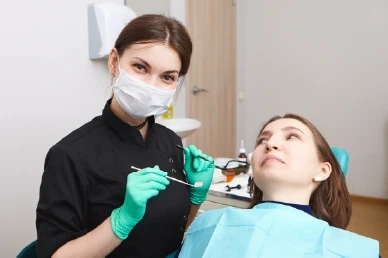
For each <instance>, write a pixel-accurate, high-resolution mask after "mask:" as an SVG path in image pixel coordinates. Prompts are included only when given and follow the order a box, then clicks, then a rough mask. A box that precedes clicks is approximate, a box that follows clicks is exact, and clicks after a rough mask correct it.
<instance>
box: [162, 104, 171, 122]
mask: <svg viewBox="0 0 388 258" xmlns="http://www.w3.org/2000/svg"><path fill="white" fill-rule="evenodd" d="M162 117H163V119H171V118H173V117H174V107H173V106H172V105H171V106H169V107H168V109H167V112H166V113H164V114H163V115H162Z"/></svg>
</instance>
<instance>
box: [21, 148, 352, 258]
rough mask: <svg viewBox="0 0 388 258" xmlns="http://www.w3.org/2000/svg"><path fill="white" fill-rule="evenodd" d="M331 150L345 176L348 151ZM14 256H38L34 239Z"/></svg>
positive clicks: (22, 257) (32, 257)
mask: <svg viewBox="0 0 388 258" xmlns="http://www.w3.org/2000/svg"><path fill="white" fill-rule="evenodd" d="M331 151H332V152H333V154H334V156H335V158H336V159H337V161H338V163H339V165H340V167H341V170H342V173H343V174H344V177H345V178H346V175H347V173H348V165H349V154H348V152H347V151H346V150H344V149H341V148H337V147H331ZM172 255H173V254H172ZM171 257H173V256H171ZM16 258H38V256H37V254H36V241H33V242H32V243H30V244H29V245H27V246H26V247H24V248H23V250H22V251H21V252H20V253H19V254H18V255H17V256H16Z"/></svg>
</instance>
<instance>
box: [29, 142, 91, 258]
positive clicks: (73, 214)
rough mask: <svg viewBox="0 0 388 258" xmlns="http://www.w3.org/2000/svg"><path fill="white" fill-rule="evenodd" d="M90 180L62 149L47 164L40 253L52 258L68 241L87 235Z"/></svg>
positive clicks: (39, 225)
mask: <svg viewBox="0 0 388 258" xmlns="http://www.w3.org/2000/svg"><path fill="white" fill-rule="evenodd" d="M86 204H87V179H86V175H85V173H84V172H83V170H82V168H81V165H80V164H79V163H78V162H77V161H76V160H75V158H74V157H73V156H72V155H71V154H70V153H69V151H67V150H66V148H65V147H63V146H54V147H52V148H51V149H50V150H49V152H48V154H47V156H46V160H45V164H44V172H43V175H42V182H41V185H40V193H39V201H38V206H37V209H36V229H37V235H38V239H37V253H38V257H39V258H48V257H51V256H52V255H53V254H54V253H55V251H56V250H57V249H58V248H59V247H61V246H62V245H64V244H66V243H67V242H68V241H71V240H73V239H76V238H78V237H80V236H82V235H84V234H85V233H86V230H85V223H84V221H85V215H86V213H87V212H86V207H87V205H86Z"/></svg>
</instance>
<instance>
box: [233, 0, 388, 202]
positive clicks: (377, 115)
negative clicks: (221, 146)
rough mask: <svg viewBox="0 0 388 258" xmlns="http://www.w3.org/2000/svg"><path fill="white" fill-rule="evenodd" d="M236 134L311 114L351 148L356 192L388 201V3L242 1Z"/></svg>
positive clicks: (249, 136) (249, 134)
mask: <svg viewBox="0 0 388 258" xmlns="http://www.w3.org/2000/svg"><path fill="white" fill-rule="evenodd" d="M237 17H238V25H237V33H238V41H237V42H238V47H237V49H238V52H237V56H238V61H237V67H238V71H237V74H238V79H237V81H238V85H239V90H240V91H242V92H244V93H245V99H244V100H243V101H238V103H237V108H238V112H237V114H238V115H237V119H238V133H237V136H238V137H237V139H238V140H239V139H244V140H245V142H246V144H247V147H248V150H249V151H251V150H252V148H253V146H254V140H255V137H256V135H257V132H258V130H259V127H260V125H261V124H262V123H263V122H264V121H266V120H267V119H269V118H270V117H271V116H273V115H275V114H284V113H286V112H295V113H298V114H301V115H303V116H305V117H307V118H309V119H310V120H311V121H312V122H313V123H314V124H315V125H316V126H317V127H318V128H319V129H320V131H321V132H322V133H323V135H324V136H325V137H326V139H327V140H328V141H329V143H330V144H331V145H335V146H339V147H342V148H345V149H346V150H347V151H348V152H349V154H350V165H349V174H348V179H347V182H348V185H349V188H350V191H351V193H353V194H357V195H364V196H371V197H380V198H387V199H388V47H387V46H388V1H382V0H369V1H365V0H343V1H336V0H326V1H308V0H294V1H288V0H280V1H271V0H266V1H256V0H244V1H237Z"/></svg>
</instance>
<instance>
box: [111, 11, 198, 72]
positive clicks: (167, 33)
mask: <svg viewBox="0 0 388 258" xmlns="http://www.w3.org/2000/svg"><path fill="white" fill-rule="evenodd" d="M142 43H164V44H167V45H169V46H170V47H172V48H173V49H174V50H175V51H176V52H177V53H178V55H179V57H180V60H181V70H180V72H179V76H183V75H185V74H186V73H187V71H188V69H189V66H190V59H191V54H192V50H193V46H192V42H191V39H190V36H189V33H188V32H187V30H186V29H185V27H184V26H183V25H182V24H181V23H180V22H179V21H177V20H176V19H174V18H169V17H166V16H163V15H159V14H145V15H142V16H139V17H137V18H135V19H133V20H132V21H131V22H129V23H128V24H127V25H126V26H125V27H124V29H123V30H122V31H121V33H120V35H119V37H118V38H117V40H116V43H115V48H116V49H117V52H118V54H119V56H120V57H121V56H122V55H123V53H124V51H125V49H127V48H128V47H129V46H131V45H132V44H142Z"/></svg>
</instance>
